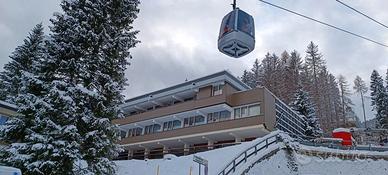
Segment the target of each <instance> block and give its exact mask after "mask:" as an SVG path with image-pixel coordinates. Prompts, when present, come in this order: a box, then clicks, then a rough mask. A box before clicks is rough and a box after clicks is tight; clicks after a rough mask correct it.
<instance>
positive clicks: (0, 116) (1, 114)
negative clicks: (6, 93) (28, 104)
mask: <svg viewBox="0 0 388 175" xmlns="http://www.w3.org/2000/svg"><path fill="white" fill-rule="evenodd" d="M16 111H17V108H16V106H15V105H13V104H9V103H7V102H5V101H1V100H0V125H3V124H4V123H5V122H6V121H7V120H8V118H9V117H10V116H12V115H14V114H16Z"/></svg>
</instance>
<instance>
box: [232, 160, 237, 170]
mask: <svg viewBox="0 0 388 175" xmlns="http://www.w3.org/2000/svg"><path fill="white" fill-rule="evenodd" d="M235 171H236V159H234V160H233V172H235Z"/></svg>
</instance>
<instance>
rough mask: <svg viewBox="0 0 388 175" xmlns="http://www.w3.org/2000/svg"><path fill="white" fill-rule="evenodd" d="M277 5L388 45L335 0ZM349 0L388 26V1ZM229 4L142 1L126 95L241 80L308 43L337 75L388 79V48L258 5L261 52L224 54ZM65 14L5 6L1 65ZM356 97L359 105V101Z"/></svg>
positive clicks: (31, 4)
mask: <svg viewBox="0 0 388 175" xmlns="http://www.w3.org/2000/svg"><path fill="white" fill-rule="evenodd" d="M271 2H273V3H276V4H279V5H281V6H285V7H287V8H290V9H293V10H295V11H298V12H301V13H303V14H306V15H308V16H311V17H314V18H317V19H321V20H324V21H327V22H329V23H332V24H335V25H338V26H340V27H343V28H346V29H349V30H352V31H354V32H357V33H360V34H363V35H367V36H368V37H371V38H373V39H376V40H379V41H381V42H386V43H388V32H387V30H386V29H385V28H382V27H381V26H378V25H376V24H374V23H372V22H370V21H369V20H367V19H365V18H364V17H362V16H360V15H358V14H356V13H354V12H352V11H350V10H348V9H346V8H344V7H343V6H341V5H339V4H338V3H336V2H335V1H316V0H304V1H296V0H290V1H271ZM344 2H346V3H349V4H351V5H352V6H353V7H356V8H358V9H360V10H362V11H363V12H365V13H367V14H370V15H371V16H374V17H376V18H377V19H380V20H381V21H382V22H383V23H386V24H388V21H387V19H388V14H387V13H386V7H387V6H388V2H387V1H384V0H371V1H368V2H366V1H362V0H355V1H350V0H347V1H345V0H344ZM230 3H231V0H226V1H225V0H223V1H220V0H208V1H198V0H159V1H155V0H148V1H141V5H140V14H139V18H138V19H137V20H136V21H135V28H136V29H138V30H140V34H139V35H138V38H139V40H141V42H142V43H140V44H139V45H138V46H137V47H136V48H134V49H132V50H131V52H132V54H133V59H132V60H130V61H131V63H132V65H131V66H130V67H129V68H128V70H127V71H126V73H127V74H126V76H127V78H128V79H129V84H130V85H129V86H128V87H127V89H126V90H125V95H126V97H128V98H129V97H133V96H137V95H141V94H142V93H146V92H150V91H153V90H157V89H160V88H164V87H168V86H171V85H174V84H177V83H181V82H183V81H184V80H185V79H186V78H187V79H189V80H190V79H194V78H197V77H200V76H204V75H207V74H210V73H214V72H217V71H220V70H224V69H229V70H230V71H232V72H233V73H234V74H235V75H237V76H238V75H240V74H241V72H242V70H244V69H247V68H249V67H250V66H251V64H252V63H253V60H254V59H256V58H259V59H262V58H263V57H264V55H265V53H266V52H271V53H272V52H275V53H277V54H280V53H281V52H283V51H284V50H287V51H292V50H294V49H296V50H297V51H299V52H300V53H301V55H302V56H304V52H305V49H306V45H307V44H308V42H310V41H314V42H315V43H317V44H318V45H319V48H320V50H321V52H322V53H323V54H324V58H325V59H326V61H327V64H328V68H329V70H330V71H331V72H332V73H334V74H335V75H338V74H343V75H345V76H346V78H347V80H348V82H349V83H352V82H353V79H354V77H355V76H356V75H360V76H361V77H362V78H363V79H364V80H366V81H369V76H370V73H371V71H372V69H378V70H379V71H380V73H381V74H384V73H385V69H386V68H387V67H388V52H387V51H388V49H386V48H383V47H380V46H377V45H374V44H370V43H368V42H367V41H363V40H360V39H358V38H354V37H352V36H349V35H346V34H343V33H341V32H339V31H335V30H332V29H330V28H327V27H325V26H322V25H320V24H316V23H314V22H311V21H308V20H306V19H303V18H300V17H298V16H295V15H292V14H289V13H287V12H284V11H281V10H278V9H274V8H273V7H270V6H268V5H265V4H263V3H260V2H258V1H256V0H244V1H238V3H239V6H240V7H241V9H243V10H245V11H247V12H248V13H250V14H252V15H253V16H254V18H255V24H256V34H257V37H256V48H255V50H254V51H253V52H252V53H251V54H250V55H248V56H246V57H243V58H240V59H234V58H229V57H227V56H225V55H223V54H221V53H219V52H218V50H217V37H218V31H219V25H220V22H221V19H222V17H223V16H224V15H225V14H226V13H228V12H229V11H230V10H231V6H230V5H229V4H230ZM59 9H60V8H59V0H56V1H52V0H35V1H23V0H14V1H8V2H5V1H0V41H1V47H0V66H1V67H2V65H3V64H4V63H6V62H7V61H9V58H8V55H9V54H10V53H11V52H12V51H13V49H14V48H15V47H16V46H17V45H19V44H20V43H21V42H22V39H24V37H25V36H26V35H27V33H28V31H29V30H30V29H31V28H32V27H33V26H34V25H35V24H36V23H39V22H41V21H43V22H44V24H45V26H46V27H47V25H49V23H48V19H49V18H51V16H52V13H53V12H55V11H59ZM0 70H2V68H0ZM354 99H355V101H357V99H358V98H356V97H354ZM356 104H358V102H357V103H356ZM355 108H356V111H359V110H358V109H360V106H359V105H356V106H355ZM358 115H359V116H361V113H359V112H358Z"/></svg>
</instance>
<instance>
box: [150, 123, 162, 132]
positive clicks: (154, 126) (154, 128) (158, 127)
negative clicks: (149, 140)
mask: <svg viewBox="0 0 388 175" xmlns="http://www.w3.org/2000/svg"><path fill="white" fill-rule="evenodd" d="M160 128H161V126H160V125H159V124H154V125H153V127H152V133H155V132H158V131H159V130H160Z"/></svg>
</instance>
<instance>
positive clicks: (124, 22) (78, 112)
mask: <svg viewBox="0 0 388 175" xmlns="http://www.w3.org/2000/svg"><path fill="white" fill-rule="evenodd" d="M138 4H139V1H138V0H96V1H85V0H64V1H62V3H61V7H62V10H63V13H62V14H60V13H57V14H55V18H54V19H52V20H51V21H52V23H53V26H52V27H51V28H50V29H51V31H52V34H51V35H50V37H51V39H50V40H49V41H48V42H47V45H48V51H49V57H48V59H47V60H46V61H45V63H44V65H45V67H44V70H45V75H46V77H48V81H50V82H53V83H52V84H51V88H52V89H54V90H53V91H57V92H58V93H59V94H61V93H63V94H66V95H68V97H67V96H66V97H67V98H66V99H68V100H69V101H71V102H72V104H71V106H64V107H62V108H59V109H58V113H57V114H56V115H55V117H61V116H62V115H65V114H66V117H68V118H69V120H71V121H70V123H73V124H74V125H75V128H76V130H77V134H79V136H80V141H79V142H77V144H79V152H80V154H81V155H80V159H79V160H76V161H77V162H79V163H80V165H81V167H76V166H75V167H74V170H75V171H78V174H104V175H105V174H114V172H115V170H114V163H113V162H112V161H111V160H112V158H114V157H115V156H116V155H117V152H118V151H119V149H118V146H117V145H116V144H115V142H116V141H117V136H118V135H117V133H116V130H117V127H116V126H115V125H113V124H112V123H111V121H112V120H113V119H116V118H119V117H121V116H122V112H121V110H120V108H119V104H121V103H123V98H124V97H123V95H122V94H121V92H122V90H123V89H124V86H125V84H126V79H125V77H124V71H125V69H126V67H127V66H128V64H129V63H128V61H127V59H128V58H130V57H131V56H130V53H129V49H130V48H132V47H135V45H136V44H137V43H138V42H139V41H137V40H136V36H135V35H136V34H137V33H138V31H134V30H133V27H132V23H133V21H134V20H135V18H136V17H137V14H138V12H139V10H138V8H137V6H138ZM68 108H70V109H68ZM55 109H57V108H55ZM68 111H71V113H68Z"/></svg>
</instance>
